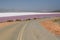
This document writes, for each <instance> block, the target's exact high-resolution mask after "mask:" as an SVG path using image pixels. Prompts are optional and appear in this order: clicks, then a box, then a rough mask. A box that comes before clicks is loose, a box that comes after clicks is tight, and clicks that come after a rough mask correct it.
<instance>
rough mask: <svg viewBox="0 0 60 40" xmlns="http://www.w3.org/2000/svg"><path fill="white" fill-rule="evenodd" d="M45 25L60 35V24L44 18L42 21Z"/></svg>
mask: <svg viewBox="0 0 60 40" xmlns="http://www.w3.org/2000/svg"><path fill="white" fill-rule="evenodd" d="M40 24H41V25H42V26H43V27H45V28H46V29H47V30H48V31H50V32H52V33H54V34H55V35H60V25H59V24H57V23H54V22H53V21H51V20H44V21H42V22H41V23H40Z"/></svg>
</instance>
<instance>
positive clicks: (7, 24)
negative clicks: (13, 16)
mask: <svg viewBox="0 0 60 40" xmlns="http://www.w3.org/2000/svg"><path fill="white" fill-rule="evenodd" d="M15 23H17V22H3V23H0V29H3V28H5V27H6V26H9V25H12V24H15Z"/></svg>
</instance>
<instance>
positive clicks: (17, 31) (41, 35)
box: [0, 20, 58, 40]
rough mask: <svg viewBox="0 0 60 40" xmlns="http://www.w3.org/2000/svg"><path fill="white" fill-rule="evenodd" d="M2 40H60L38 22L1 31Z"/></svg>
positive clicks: (19, 24)
mask: <svg viewBox="0 0 60 40" xmlns="http://www.w3.org/2000/svg"><path fill="white" fill-rule="evenodd" d="M0 40H58V39H57V38H56V36H55V35H53V34H52V33H50V32H49V31H47V30H46V29H45V28H44V27H43V26H41V25H40V24H39V23H38V21H37V20H31V21H22V22H19V23H16V24H13V25H9V26H7V27H6V28H4V29H3V30H0Z"/></svg>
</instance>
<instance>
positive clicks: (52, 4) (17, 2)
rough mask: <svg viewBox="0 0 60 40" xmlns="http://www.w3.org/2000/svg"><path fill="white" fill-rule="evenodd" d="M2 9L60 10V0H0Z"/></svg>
mask: <svg viewBox="0 0 60 40" xmlns="http://www.w3.org/2000/svg"><path fill="white" fill-rule="evenodd" d="M0 9H17V10H25V11H26V10H27V11H40V10H60V0H0Z"/></svg>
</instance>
